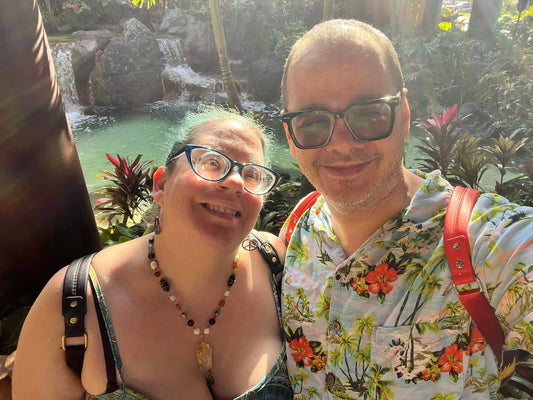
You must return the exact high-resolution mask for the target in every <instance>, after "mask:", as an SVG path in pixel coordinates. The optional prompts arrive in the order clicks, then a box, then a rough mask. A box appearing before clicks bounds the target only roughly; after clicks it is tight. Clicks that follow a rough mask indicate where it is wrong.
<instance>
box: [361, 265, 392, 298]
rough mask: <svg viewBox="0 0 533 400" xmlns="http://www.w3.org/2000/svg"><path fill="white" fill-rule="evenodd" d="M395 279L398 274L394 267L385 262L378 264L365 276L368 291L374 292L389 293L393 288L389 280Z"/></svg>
mask: <svg viewBox="0 0 533 400" xmlns="http://www.w3.org/2000/svg"><path fill="white" fill-rule="evenodd" d="M396 279H398V274H397V272H396V270H395V269H394V268H389V265H388V264H387V263H383V264H380V265H378V266H377V267H376V268H375V269H374V270H373V271H370V272H369V273H368V274H367V276H366V281H367V283H368V284H369V285H368V291H369V292H371V293H374V294H378V293H379V292H382V293H384V294H389V293H390V292H391V291H392V289H393V288H394V286H392V285H391V284H390V283H389V282H394V281H395V280H396Z"/></svg>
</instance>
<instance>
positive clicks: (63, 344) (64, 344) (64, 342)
mask: <svg viewBox="0 0 533 400" xmlns="http://www.w3.org/2000/svg"><path fill="white" fill-rule="evenodd" d="M76 338H81V336H73V337H68V338H67V337H66V336H65V335H63V337H62V338H61V348H62V349H63V350H67V346H79V344H69V345H67V339H76ZM88 341H89V338H88V336H87V334H86V333H84V334H83V346H84V347H85V348H87V343H88Z"/></svg>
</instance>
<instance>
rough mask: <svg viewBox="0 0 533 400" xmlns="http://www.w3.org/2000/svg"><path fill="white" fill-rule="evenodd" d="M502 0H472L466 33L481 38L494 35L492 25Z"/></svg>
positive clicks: (497, 15) (488, 37)
mask: <svg viewBox="0 0 533 400" xmlns="http://www.w3.org/2000/svg"><path fill="white" fill-rule="evenodd" d="M502 3H503V0H474V2H473V3H472V14H471V15H470V21H469V23H468V33H469V34H470V35H471V36H473V37H475V38H477V39H481V40H486V39H490V38H492V37H493V36H494V25H495V24H496V22H497V21H498V18H499V16H500V13H501V10H502Z"/></svg>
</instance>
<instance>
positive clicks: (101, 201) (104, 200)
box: [96, 197, 111, 206]
mask: <svg viewBox="0 0 533 400" xmlns="http://www.w3.org/2000/svg"><path fill="white" fill-rule="evenodd" d="M108 201H111V199H110V198H109V197H102V198H101V199H98V200H96V205H97V206H99V205H100V204H102V203H107V202H108Z"/></svg>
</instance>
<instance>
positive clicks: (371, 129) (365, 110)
mask: <svg viewBox="0 0 533 400" xmlns="http://www.w3.org/2000/svg"><path fill="white" fill-rule="evenodd" d="M344 121H345V122H346V123H347V124H348V125H349V126H350V129H351V130H352V131H353V132H354V133H355V135H356V136H357V137H358V138H359V139H360V140H379V139H384V138H385V137H387V136H388V135H390V130H391V125H392V124H391V122H392V109H391V107H390V106H389V105H388V104H387V103H375V104H366V105H356V106H353V107H350V108H349V109H348V110H346V112H345V114H344Z"/></svg>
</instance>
